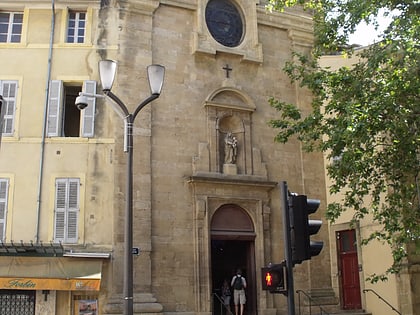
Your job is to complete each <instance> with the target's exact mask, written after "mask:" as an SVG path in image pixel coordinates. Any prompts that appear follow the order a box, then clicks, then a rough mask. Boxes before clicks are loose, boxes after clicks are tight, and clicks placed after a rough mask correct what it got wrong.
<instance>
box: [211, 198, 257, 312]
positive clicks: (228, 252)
mask: <svg viewBox="0 0 420 315" xmlns="http://www.w3.org/2000/svg"><path fill="white" fill-rule="evenodd" d="M254 239H255V229H254V224H253V222H252V220H251V218H250V216H249V215H248V213H247V212H246V211H245V210H244V209H242V208H241V207H239V206H237V205H234V204H226V205H223V206H221V207H220V208H219V209H217V211H216V212H215V213H214V215H213V217H212V220H211V277H212V281H211V283H212V292H213V294H217V295H219V296H220V288H221V286H222V284H223V280H224V279H227V280H228V281H229V282H230V280H231V279H232V277H233V275H234V274H235V272H236V270H237V269H238V268H239V269H241V270H242V274H243V276H244V277H245V279H246V281H247V284H248V287H247V289H246V295H247V303H246V306H245V312H244V315H256V314H257V305H256V304H257V303H256V282H255V281H256V280H255V279H256V275H255V246H254ZM232 302H233V301H232ZM231 309H232V311H233V310H234V308H233V304H232V305H231ZM221 313H223V314H221ZM213 314H217V315H219V314H221V315H224V314H225V313H224V312H222V308H220V302H219V300H218V299H217V297H215V299H214V304H213Z"/></svg>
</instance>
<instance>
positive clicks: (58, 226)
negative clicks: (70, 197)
mask: <svg viewBox="0 0 420 315" xmlns="http://www.w3.org/2000/svg"><path fill="white" fill-rule="evenodd" d="M66 188H67V180H66V179H57V180H56V183H55V220H54V240H55V241H58V242H60V241H61V242H64V241H65V228H66V195H67V189H66Z"/></svg>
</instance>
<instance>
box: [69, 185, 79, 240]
mask: <svg viewBox="0 0 420 315" xmlns="http://www.w3.org/2000/svg"><path fill="white" fill-rule="evenodd" d="M68 187H69V195H68V196H69V199H68V211H67V235H66V239H67V242H68V243H77V231H78V228H79V226H78V222H79V180H78V179H69V186H68Z"/></svg>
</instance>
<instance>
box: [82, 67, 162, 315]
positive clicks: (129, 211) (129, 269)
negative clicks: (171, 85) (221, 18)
mask: <svg viewBox="0 0 420 315" xmlns="http://www.w3.org/2000/svg"><path fill="white" fill-rule="evenodd" d="M116 70H117V63H116V62H115V61H113V60H102V61H100V62H99V76H100V79H101V83H102V90H103V93H104V94H105V96H106V97H108V98H110V99H111V100H112V101H113V102H114V103H115V104H116V105H117V106H115V104H112V105H113V106H112V107H113V109H114V110H115V111H116V112H117V114H118V115H119V116H120V117H121V118H123V120H124V152H126V153H127V182H126V194H127V197H126V205H125V224H124V245H125V247H124V289H123V296H124V315H133V252H132V250H133V123H134V120H135V119H136V117H137V114H138V113H139V112H140V111H141V110H142V108H143V107H144V106H146V105H147V104H149V103H150V102H151V101H153V100H155V99H157V98H158V97H159V96H160V92H161V90H162V86H163V79H164V76H165V68H164V67H163V66H161V65H150V66H148V67H147V74H148V81H149V85H150V90H151V95H150V96H149V97H148V98H146V99H145V100H144V101H142V102H141V103H140V104H139V105H138V106H137V108H136V109H135V110H134V112H133V113H130V112H129V111H128V109H127V107H126V106H125V105H124V103H123V102H122V101H121V99H120V98H119V97H118V96H116V95H115V94H114V93H112V92H111V88H112V85H113V82H114V78H115V73H116ZM86 96H90V95H88V94H85V95H83V93H82V94H81V96H79V98H83V97H86ZM95 97H97V96H95ZM77 103H78V100H76V105H78V104H77ZM82 103H83V102H82ZM79 105H80V104H79ZM79 105H78V106H79ZM79 108H83V106H81V107H80V106H79Z"/></svg>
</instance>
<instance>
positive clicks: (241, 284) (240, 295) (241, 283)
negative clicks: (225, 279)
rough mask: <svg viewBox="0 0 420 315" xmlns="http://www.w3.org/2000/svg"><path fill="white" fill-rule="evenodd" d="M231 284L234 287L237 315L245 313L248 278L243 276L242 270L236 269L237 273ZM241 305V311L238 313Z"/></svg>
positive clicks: (234, 302)
mask: <svg viewBox="0 0 420 315" xmlns="http://www.w3.org/2000/svg"><path fill="white" fill-rule="evenodd" d="M230 285H231V286H232V287H233V304H235V315H243V314H244V307H245V303H246V296H245V289H246V280H245V278H244V277H242V272H241V270H240V269H238V270H237V271H236V275H235V276H233V278H232V281H231V282H230ZM239 307H240V313H238V311H239Z"/></svg>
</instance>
